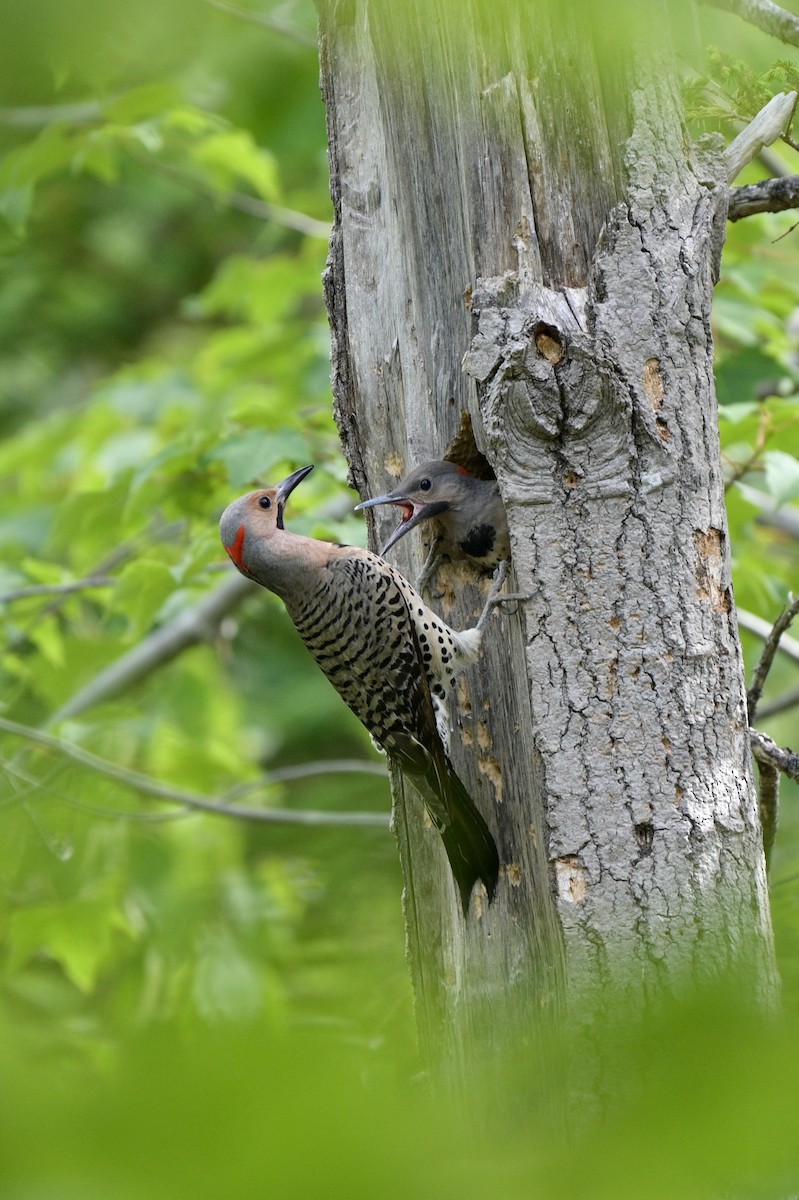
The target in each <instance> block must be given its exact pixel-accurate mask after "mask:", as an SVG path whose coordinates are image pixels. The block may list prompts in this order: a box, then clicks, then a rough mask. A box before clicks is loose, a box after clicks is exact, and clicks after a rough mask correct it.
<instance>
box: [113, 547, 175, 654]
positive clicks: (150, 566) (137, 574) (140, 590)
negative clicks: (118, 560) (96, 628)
mask: <svg viewBox="0 0 799 1200" xmlns="http://www.w3.org/2000/svg"><path fill="white" fill-rule="evenodd" d="M176 587H177V584H176V582H175V578H174V576H173V574H172V572H171V571H170V570H169V568H168V567H167V566H165V565H164V563H162V562H159V561H158V560H157V559H153V558H139V559H137V560H136V562H133V563H130V564H129V565H128V566H126V567H125V568H124V570H123V571H122V572H121V574H120V576H119V582H118V584H117V586H116V587H115V588H114V593H113V597H112V603H113V607H114V609H115V610H116V611H117V612H121V613H123V614H124V615H125V617H126V618H127V620H128V623H129V625H130V630H131V633H132V634H133V635H134V636H140V635H141V634H143V633H145V632H146V631H147V630H148V629H150V627H151V626H152V623H153V618H154V617H155V616H156V614H157V613H158V611H159V609H160V608H161V606H162V605H163V603H164V601H165V600H166V598H167V597H168V596H170V595H171V594H172V592H174V590H175V588H176Z"/></svg>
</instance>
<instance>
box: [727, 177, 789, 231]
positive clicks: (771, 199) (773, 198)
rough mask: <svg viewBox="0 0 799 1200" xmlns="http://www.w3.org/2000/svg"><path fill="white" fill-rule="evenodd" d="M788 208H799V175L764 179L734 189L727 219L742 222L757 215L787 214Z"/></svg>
mask: <svg viewBox="0 0 799 1200" xmlns="http://www.w3.org/2000/svg"><path fill="white" fill-rule="evenodd" d="M788 208H799V175H785V176H783V177H782V178H781V179H762V180H761V181H760V183H750V184H749V185H748V186H746V187H737V188H732V189H731V191H730V206H729V209H728V212H727V218H728V220H730V221H740V220H741V219H742V218H743V217H752V216H754V215H755V214H756V213H764V212H785V210H786V209H788Z"/></svg>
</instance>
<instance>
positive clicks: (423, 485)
mask: <svg viewBox="0 0 799 1200" xmlns="http://www.w3.org/2000/svg"><path fill="white" fill-rule="evenodd" d="M432 486H433V485H432V483H431V482H430V480H429V479H420V480H419V488H420V490H421V491H423V492H429V491H430V489H431V487H432Z"/></svg>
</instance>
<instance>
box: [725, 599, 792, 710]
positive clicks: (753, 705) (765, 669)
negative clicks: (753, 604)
mask: <svg viewBox="0 0 799 1200" xmlns="http://www.w3.org/2000/svg"><path fill="white" fill-rule="evenodd" d="M797 613H799V597H795V598H794V599H793V600H790V601H789V602H788V604H786V606H785V608H784V609H783V610H782V612H781V613H780V615H779V616H778V617H777V620H776V621H775V622H774V624H773V626H772V627H771V628H770V629H769V628H768V622H767V621H763V622H762V625H761V628H760V629H754V630H753V631H754V632H756V633H759V635H760V636H761V637H763V636H764V633H763V628H762V626H765V627H766V629H767V630H768V633H767V634H765V645H764V646H763V653H762V654H761V655H760V661H759V663H758V664H757V666H756V667H755V673H754V675H753V677H752V683H751V685H750V687H749V691H748V692H747V696H746V699H747V704H748V706H749V723H750V725H751V724H752V722H753V721H754V719H755V714H756V712H757V706H758V704H759V702H760V697H761V696H762V695H763V688H764V686H765V683H766V679H767V678H768V673H769V671H770V670H771V665H772V663H773V661H774V655H775V654H776V653H777V650H778V649H782V650H783V651H784V652H785V653H788V654H790V656H791V657H792V658H795V659H796V660H797V661H799V643H797V642H795V641H794V640H793V638H790V639H787V638H786V639H785V641H786V642H787V643H788V646H789V647H790V648H786V646H785V645H782V646H781V645H780V639H781V638H782V635H783V634H784V633H785V631H786V629H788V627H789V626H790V624H791V622H792V621H793V619H794V617H795V616H796V614H797ZM743 615H745V616H746V618H748V621H741V616H742V614H741V613H740V612H739V614H738V619H739V621H740V623H741V624H742V625H743V626H744V628H749V629H750V630H751V629H753V620H752V614H751V613H745V614H743ZM754 621H755V622H757V623H758V624H760V618H758V617H755V618H754Z"/></svg>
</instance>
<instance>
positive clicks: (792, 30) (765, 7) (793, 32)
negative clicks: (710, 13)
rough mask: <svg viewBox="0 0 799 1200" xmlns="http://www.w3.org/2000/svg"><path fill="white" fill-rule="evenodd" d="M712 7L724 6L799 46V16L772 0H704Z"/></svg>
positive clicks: (769, 32) (703, 0)
mask: <svg viewBox="0 0 799 1200" xmlns="http://www.w3.org/2000/svg"><path fill="white" fill-rule="evenodd" d="M702 3H704V4H706V5H708V7H710V8H723V9H725V10H726V11H727V12H731V13H735V15H736V16H737V17H741V19H742V20H744V21H748V22H749V24H750V25H755V26H756V27H757V28H758V29H762V30H763V32H764V33H768V34H771V36H772V37H775V38H779V40H780V41H781V42H786V43H787V44H788V45H789V46H799V17H797V16H796V15H795V14H794V13H790V12H786V10H785V9H784V8H780V6H779V5H778V4H773V3H772V2H771V0H702Z"/></svg>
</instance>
